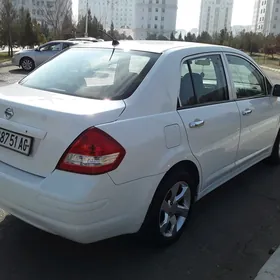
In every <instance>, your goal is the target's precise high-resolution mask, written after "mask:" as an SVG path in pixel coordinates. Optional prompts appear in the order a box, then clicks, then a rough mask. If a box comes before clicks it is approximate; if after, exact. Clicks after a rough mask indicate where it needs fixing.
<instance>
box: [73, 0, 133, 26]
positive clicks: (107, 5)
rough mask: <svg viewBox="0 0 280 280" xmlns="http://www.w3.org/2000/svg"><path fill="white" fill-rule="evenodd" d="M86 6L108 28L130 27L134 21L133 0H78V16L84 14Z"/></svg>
mask: <svg viewBox="0 0 280 280" xmlns="http://www.w3.org/2000/svg"><path fill="white" fill-rule="evenodd" d="M87 8H88V9H89V10H90V11H91V14H92V15H93V16H96V17H97V19H98V20H99V21H100V22H101V23H102V24H103V26H104V27H105V28H106V29H108V28H110V25H111V23H112V22H113V23H114V27H115V29H123V28H125V29H131V28H132V26H133V23H134V14H135V11H134V9H135V0H79V8H78V15H79V18H81V17H82V16H85V15H86V11H87Z"/></svg>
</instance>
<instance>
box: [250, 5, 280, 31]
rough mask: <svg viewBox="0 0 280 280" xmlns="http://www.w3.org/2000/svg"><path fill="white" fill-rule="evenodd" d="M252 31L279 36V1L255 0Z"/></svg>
mask: <svg viewBox="0 0 280 280" xmlns="http://www.w3.org/2000/svg"><path fill="white" fill-rule="evenodd" d="M252 31H253V32H257V33H259V32H260V33H263V34H264V35H268V34H271V33H272V34H275V35H277V34H280V0H256V2H255V8H254V16H253V23H252Z"/></svg>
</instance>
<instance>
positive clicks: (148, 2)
mask: <svg viewBox="0 0 280 280" xmlns="http://www.w3.org/2000/svg"><path fill="white" fill-rule="evenodd" d="M177 9H178V0H136V7H135V25H134V37H135V39H146V38H147V35H148V34H157V35H163V36H165V37H167V38H169V37H170V34H171V32H174V31H175V30H176V19H177Z"/></svg>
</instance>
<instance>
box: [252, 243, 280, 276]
mask: <svg viewBox="0 0 280 280" xmlns="http://www.w3.org/2000/svg"><path fill="white" fill-rule="evenodd" d="M277 279H278V280H280V247H278V249H277V250H276V251H275V253H274V254H273V255H272V256H271V257H270V259H269V260H268V261H267V262H266V263H265V265H264V266H263V267H262V268H261V270H260V271H259V273H258V275H257V277H256V278H255V280H277Z"/></svg>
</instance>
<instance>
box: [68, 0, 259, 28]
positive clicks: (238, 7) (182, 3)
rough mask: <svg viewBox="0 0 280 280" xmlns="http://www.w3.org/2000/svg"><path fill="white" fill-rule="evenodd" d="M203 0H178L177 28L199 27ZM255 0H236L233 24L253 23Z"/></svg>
mask: <svg viewBox="0 0 280 280" xmlns="http://www.w3.org/2000/svg"><path fill="white" fill-rule="evenodd" d="M200 3H201V0H178V14H177V26H176V27H177V29H185V30H187V31H189V30H190V29H192V28H198V24H199V13H200ZM254 3H255V0H234V7H233V17H232V25H251V24H252V17H253V9H254ZM73 12H74V14H75V16H77V13H78V0H73Z"/></svg>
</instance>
